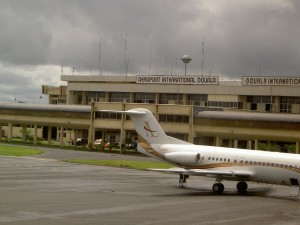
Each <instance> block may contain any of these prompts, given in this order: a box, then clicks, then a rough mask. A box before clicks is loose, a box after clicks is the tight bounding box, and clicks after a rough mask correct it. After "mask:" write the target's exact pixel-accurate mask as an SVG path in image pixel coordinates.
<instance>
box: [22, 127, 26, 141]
mask: <svg viewBox="0 0 300 225" xmlns="http://www.w3.org/2000/svg"><path fill="white" fill-rule="evenodd" d="M26 131H27V125H22V141H23V142H26Z"/></svg>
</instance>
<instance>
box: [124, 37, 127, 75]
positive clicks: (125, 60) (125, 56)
mask: <svg viewBox="0 0 300 225" xmlns="http://www.w3.org/2000/svg"><path fill="white" fill-rule="evenodd" d="M126 54H127V32H126V35H125V52H124V70H125V73H127V72H126V67H127V65H126V64H127V59H126V58H127V55H126Z"/></svg>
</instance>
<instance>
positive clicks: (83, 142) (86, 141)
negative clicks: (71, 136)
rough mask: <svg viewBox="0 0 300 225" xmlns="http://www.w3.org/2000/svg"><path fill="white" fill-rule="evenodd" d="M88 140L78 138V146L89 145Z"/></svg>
mask: <svg viewBox="0 0 300 225" xmlns="http://www.w3.org/2000/svg"><path fill="white" fill-rule="evenodd" d="M87 143H88V139H87V138H77V140H76V145H87Z"/></svg>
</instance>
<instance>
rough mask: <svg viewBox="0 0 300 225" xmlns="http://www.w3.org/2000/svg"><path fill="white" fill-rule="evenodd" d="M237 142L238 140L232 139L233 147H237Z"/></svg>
mask: <svg viewBox="0 0 300 225" xmlns="http://www.w3.org/2000/svg"><path fill="white" fill-rule="evenodd" d="M238 143H239V141H238V140H234V141H233V147H234V148H237V147H238Z"/></svg>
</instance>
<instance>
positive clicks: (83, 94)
mask: <svg viewBox="0 0 300 225" xmlns="http://www.w3.org/2000/svg"><path fill="white" fill-rule="evenodd" d="M86 104H87V102H86V92H85V91H83V92H82V105H86Z"/></svg>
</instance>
